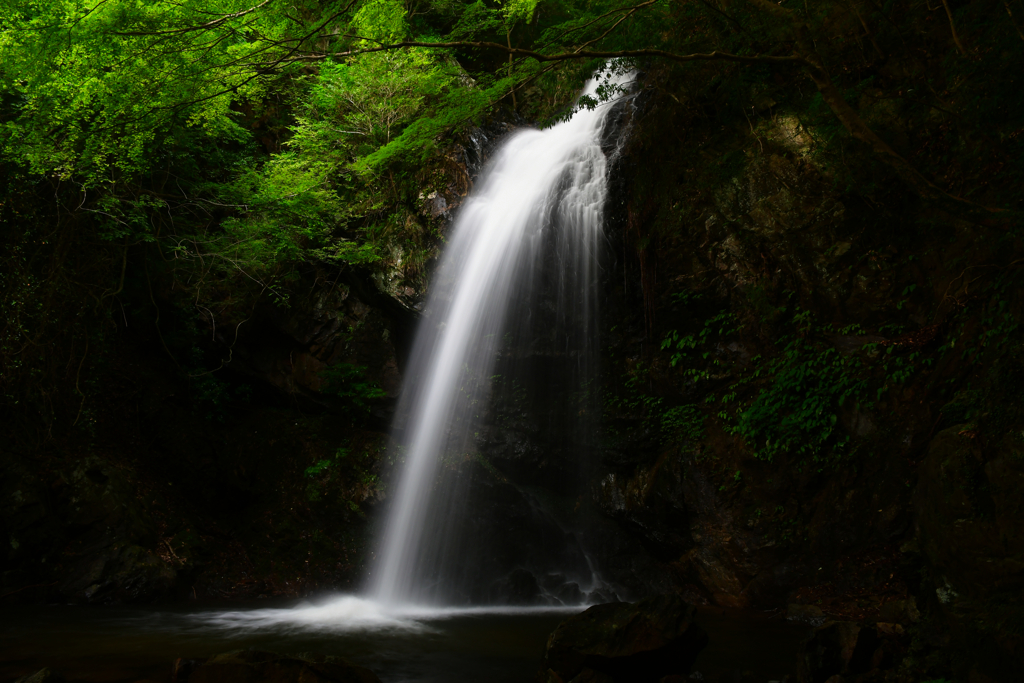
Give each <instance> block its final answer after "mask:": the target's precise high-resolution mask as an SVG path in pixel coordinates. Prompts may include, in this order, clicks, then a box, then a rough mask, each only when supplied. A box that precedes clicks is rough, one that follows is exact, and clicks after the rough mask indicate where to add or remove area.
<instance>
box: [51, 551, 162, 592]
mask: <svg viewBox="0 0 1024 683" xmlns="http://www.w3.org/2000/svg"><path fill="white" fill-rule="evenodd" d="M176 576H177V575H176V572H175V571H174V569H172V568H171V567H169V566H168V565H167V564H166V563H165V562H164V561H163V560H162V559H160V558H159V557H157V556H156V555H155V554H154V553H152V552H151V551H149V550H146V549H145V548H142V547H140V546H137V545H115V546H111V547H110V548H107V549H105V550H103V551H101V552H100V553H98V554H95V555H93V554H90V555H88V556H86V557H84V558H82V559H81V560H80V561H79V563H78V564H77V565H76V567H75V568H74V570H73V571H72V572H71V573H70V575H69V576H68V577H67V578H66V579H65V581H64V582H63V583H62V584H61V592H62V593H64V594H65V595H66V596H68V597H70V598H72V599H76V600H82V601H85V602H139V601H147V600H153V599H156V598H160V597H163V596H165V595H167V594H168V593H169V592H170V590H171V589H172V588H173V587H174V584H175V579H176Z"/></svg>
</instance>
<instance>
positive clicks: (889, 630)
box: [797, 621, 907, 683]
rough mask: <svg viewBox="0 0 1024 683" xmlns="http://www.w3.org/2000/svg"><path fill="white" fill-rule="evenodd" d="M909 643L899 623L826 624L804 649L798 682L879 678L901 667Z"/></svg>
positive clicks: (801, 651) (798, 666)
mask: <svg viewBox="0 0 1024 683" xmlns="http://www.w3.org/2000/svg"><path fill="white" fill-rule="evenodd" d="M906 641H907V638H906V633H905V631H904V629H903V627H902V626H900V625H899V624H891V623H885V622H882V623H878V624H860V623H856V622H852V621H828V622H825V623H824V624H823V625H821V626H819V627H818V628H817V629H815V631H814V633H812V634H811V636H810V637H809V638H808V639H807V640H805V641H804V643H803V645H802V646H801V648H800V652H799V654H798V655H797V681H798V682H799V683H829V682H830V681H831V682H832V683H836V681H842V680H851V681H852V680H859V677H862V676H865V675H868V677H872V676H876V675H877V674H878V673H879V672H882V671H885V670H887V669H892V668H894V667H896V666H898V665H899V663H900V661H902V658H903V654H904V652H905V649H906V645H907V642H906ZM834 679H835V680H834Z"/></svg>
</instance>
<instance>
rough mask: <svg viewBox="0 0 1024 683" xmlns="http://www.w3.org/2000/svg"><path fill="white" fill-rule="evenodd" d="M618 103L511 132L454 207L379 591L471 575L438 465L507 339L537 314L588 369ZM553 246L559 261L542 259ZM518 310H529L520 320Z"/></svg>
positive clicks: (430, 586)
mask: <svg viewBox="0 0 1024 683" xmlns="http://www.w3.org/2000/svg"><path fill="white" fill-rule="evenodd" d="M631 80H632V74H621V73H619V74H617V73H615V70H614V69H612V70H611V71H609V72H606V73H605V74H604V75H603V77H602V75H601V74H598V76H597V77H595V78H594V79H592V80H591V81H589V82H588V83H587V86H586V88H585V89H584V91H583V95H588V96H591V97H593V96H595V95H596V94H597V93H598V88H600V87H607V86H609V85H612V86H624V85H625V84H627V83H628V82H630V81H631ZM614 110H615V106H614V102H605V103H602V104H599V105H598V106H597V107H595V108H593V109H589V110H588V109H581V110H579V111H577V112H576V113H575V115H574V116H572V118H571V119H569V120H568V121H565V122H562V123H559V124H557V125H555V126H552V127H551V128H548V129H545V130H523V131H520V132H517V133H515V134H514V135H513V136H512V137H511V138H510V139H509V140H508V141H507V142H505V143H504V145H503V146H502V147H501V148H500V150H499V151H498V152H497V154H496V155H495V157H494V159H493V160H492V162H491V164H490V166H489V168H488V169H486V170H485V172H484V173H483V174H482V177H481V179H480V181H479V182H478V185H477V187H476V188H475V189H474V191H473V193H472V195H471V196H470V198H469V199H468V200H467V202H466V203H465V204H464V206H463V207H462V209H461V210H460V212H459V215H458V218H457V220H456V222H455V225H454V227H453V230H452V232H451V235H450V241H449V243H448V244H447V245H446V247H445V249H444V254H443V257H442V261H441V264H440V266H439V269H438V271H437V273H436V274H435V277H434V280H433V282H432V283H431V291H430V295H429V299H428V303H427V308H426V311H425V318H424V320H423V322H422V323H421V324H420V328H419V330H418V332H417V336H416V339H415V343H414V347H413V351H412V355H411V357H410V362H409V364H408V370H407V373H406V377H407V380H406V387H405V389H404V390H403V394H402V397H401V399H400V402H399V408H398V415H399V418H398V419H397V420H396V425H395V434H396V437H397V440H398V441H399V442H400V443H402V444H403V448H402V450H401V454H402V456H404V465H403V466H402V467H403V468H402V470H401V472H400V475H399V477H398V479H397V483H396V485H395V486H394V487H393V493H392V496H391V498H392V501H393V502H392V505H391V509H390V512H389V517H388V521H387V525H386V527H385V533H384V536H383V539H382V542H381V546H380V548H379V554H378V557H377V563H376V568H375V572H374V576H373V584H372V586H371V594H372V595H373V597H374V598H375V599H376V600H378V601H380V602H382V603H385V604H392V605H395V604H402V603H421V604H424V603H425V604H449V603H450V602H452V601H453V600H454V599H455V598H454V597H453V596H454V595H455V593H457V592H459V591H458V590H456V588H457V584H458V583H459V582H465V581H471V580H472V577H467V576H466V573H467V572H466V567H465V566H464V565H465V562H463V558H462V557H461V555H462V552H461V551H462V550H463V549H462V548H460V538H459V531H458V528H459V523H458V515H459V514H460V512H461V509H460V499H461V497H462V495H464V492H462V491H461V490H460V489H459V488H458V487H457V486H450V485H446V484H445V483H444V479H445V476H444V475H445V473H446V472H445V471H446V470H454V469H457V465H458V463H459V462H460V461H464V460H466V459H469V458H472V457H474V456H473V453H474V448H475V446H474V437H475V435H476V429H477V428H478V427H479V423H480V413H481V411H482V410H483V407H484V404H485V402H486V398H487V396H488V392H489V391H490V386H491V379H492V378H491V374H492V372H493V371H494V367H495V360H496V357H497V356H498V355H499V354H500V353H501V349H502V345H503V344H506V345H507V344H508V342H509V340H510V339H511V338H512V337H515V336H520V337H521V336H523V333H522V332H521V329H522V327H523V325H526V326H527V327H530V326H531V325H532V327H533V334H539V335H541V336H544V337H546V338H547V340H548V345H549V346H552V345H554V346H560V347H561V348H560V349H559V350H558V353H560V354H563V355H564V356H566V357H571V358H572V359H573V361H572V362H574V363H575V365H576V366H578V367H577V371H575V381H578V382H584V381H586V380H587V379H588V378H587V377H586V375H587V374H589V373H591V372H592V369H591V368H589V367H587V366H588V365H591V364H592V363H591V361H589V360H587V359H588V357H589V355H588V353H587V347H588V346H590V345H591V341H590V340H591V337H592V336H593V334H594V330H595V317H596V296H595V295H594V291H593V290H594V289H595V287H596V279H597V269H598V262H597V253H598V245H599V241H600V239H601V236H602V227H603V226H602V222H603V214H604V204H605V201H606V198H607V194H608V183H607V170H608V160H607V158H606V155H605V153H604V151H603V150H602V147H601V139H602V131H603V130H604V126H605V124H606V121H607V120H608V117H609V114H610V113H611V112H612V111H614ZM552 258H553V259H554V260H555V261H554V265H553V266H551V267H549V268H544V267H542V265H541V263H542V262H548V263H550V260H551V259H552ZM551 271H554V272H551ZM539 278H546V279H547V281H548V285H549V286H550V285H552V284H553V285H554V288H555V290H556V294H555V295H554V299H555V302H554V304H553V306H554V308H556V309H557V311H556V314H555V315H554V316H550V315H548V316H546V317H545V315H543V312H541V311H539V310H534V309H537V308H539V307H538V306H537V305H536V297H534V293H535V292H534V290H536V288H537V287H538V279H539ZM552 279H554V280H556V282H554V283H552V282H551V280H552ZM531 302H533V303H531ZM548 308H551V305H549V306H548ZM513 312H514V314H515V315H514V316H512V317H515V318H517V319H518V318H522V319H521V320H519V321H518V324H519V327H517V328H515V329H513V327H514V326H512V325H510V321H509V318H510V314H511V313H513ZM538 326H542V327H543V328H544V329H537V328H538ZM581 412H582V411H581ZM584 562H585V559H584ZM592 579H593V577H590V578H589V579H586V580H590V581H591V582H592ZM581 580H583V579H581ZM461 594H463V595H465V594H466V592H465V591H461Z"/></svg>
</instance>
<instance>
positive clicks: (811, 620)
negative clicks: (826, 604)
mask: <svg viewBox="0 0 1024 683" xmlns="http://www.w3.org/2000/svg"><path fill="white" fill-rule="evenodd" d="M786 619H789V620H790V621H803V622H806V623H808V624H813V625H814V626H820V625H821V624H823V623H824V622H825V614H824V612H822V611H821V608H820V607H818V606H817V605H798V604H792V605H789V606H788V607H786Z"/></svg>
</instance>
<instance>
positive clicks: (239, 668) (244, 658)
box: [187, 650, 380, 683]
mask: <svg viewBox="0 0 1024 683" xmlns="http://www.w3.org/2000/svg"><path fill="white" fill-rule="evenodd" d="M187 680H188V683H300V682H301V683H380V679H379V678H377V676H376V675H375V674H374V673H373V672H372V671H370V670H369V669H366V668H364V667H361V666H356V665H355V664H352V663H351V662H348V661H347V660H344V659H342V658H341V657H332V656H328V655H314V654H302V655H295V656H291V655H280V654H276V653H273V652H264V651H262V650H239V651H236V652H226V653H224V654H221V655H217V656H215V657H211V658H210V659H208V660H206V662H204V663H203V664H202V665H200V666H198V667H196V668H195V669H194V670H193V671H192V672H191V673H189V674H188V679H187Z"/></svg>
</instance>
